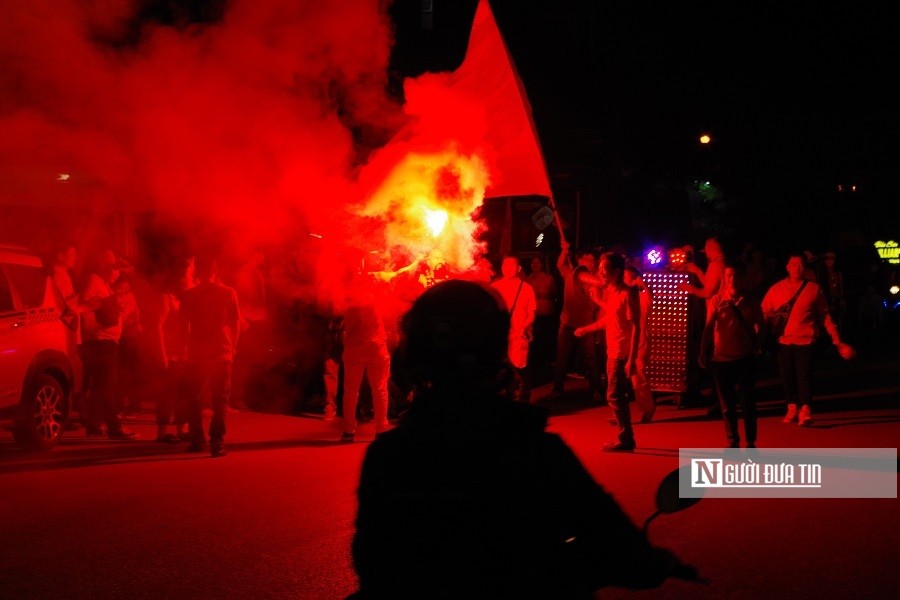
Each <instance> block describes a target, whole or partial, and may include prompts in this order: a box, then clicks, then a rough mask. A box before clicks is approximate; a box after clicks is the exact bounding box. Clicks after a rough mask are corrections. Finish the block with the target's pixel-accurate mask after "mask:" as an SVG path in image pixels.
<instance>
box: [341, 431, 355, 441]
mask: <svg viewBox="0 0 900 600" xmlns="http://www.w3.org/2000/svg"><path fill="white" fill-rule="evenodd" d="M354 437H355V434H353V433H342V434H341V443H342V444H350V443H352V442H353V438H354Z"/></svg>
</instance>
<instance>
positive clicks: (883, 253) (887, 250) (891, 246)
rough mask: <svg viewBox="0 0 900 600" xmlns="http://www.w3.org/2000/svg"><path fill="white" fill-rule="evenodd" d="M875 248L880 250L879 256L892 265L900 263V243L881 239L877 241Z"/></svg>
mask: <svg viewBox="0 0 900 600" xmlns="http://www.w3.org/2000/svg"><path fill="white" fill-rule="evenodd" d="M875 249H876V250H878V256H880V257H881V260H886V261H887V262H889V263H891V264H892V265H897V264H900V244H897V242H895V241H894V240H890V241H888V242H882V241H881V240H879V241H877V242H875Z"/></svg>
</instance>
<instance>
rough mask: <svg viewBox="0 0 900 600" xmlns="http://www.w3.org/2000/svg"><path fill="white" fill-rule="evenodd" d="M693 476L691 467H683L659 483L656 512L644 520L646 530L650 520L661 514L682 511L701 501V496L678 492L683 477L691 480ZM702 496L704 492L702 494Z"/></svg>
mask: <svg viewBox="0 0 900 600" xmlns="http://www.w3.org/2000/svg"><path fill="white" fill-rule="evenodd" d="M690 476H691V469H690V467H681V468H679V469H675V470H674V471H671V472H669V474H667V475H666V476H665V477H663V480H662V481H661V482H660V483H659V487H658V488H657V489H656V512H655V513H653V514H652V515H650V516H649V517H648V518H647V520H646V521H644V531H646V530H647V527H648V526H649V525H650V521H652V520H653V519H655V518H656V517H658V516H659V515H661V514H671V513H676V512H680V511H682V510H685V509H687V508H690V507H692V506H693V505H695V504H697V503H698V502H700V498H699V497H697V498H682V497H681V496H680V495H679V493H678V488H679V483H680V482H681V480H682V478H684V480H685V481H687V482H689V481H690V480H689V478H690ZM701 496H702V494H701Z"/></svg>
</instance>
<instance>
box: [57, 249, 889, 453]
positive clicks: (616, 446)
mask: <svg viewBox="0 0 900 600" xmlns="http://www.w3.org/2000/svg"><path fill="white" fill-rule="evenodd" d="M686 250H687V252H688V253H689V254H690V253H692V254H693V255H694V260H689V261H687V262H686V263H685V264H684V265H681V266H678V267H670V268H678V269H680V270H683V271H685V272H688V273H690V274H691V275H692V280H691V283H687V284H684V285H683V286H682V289H683V290H684V291H685V292H687V293H688V294H689V295H690V296H693V297H696V298H698V299H702V302H703V304H704V306H705V310H703V311H702V313H703V318H702V320H701V321H700V322H699V324H698V325H699V327H698V330H697V337H698V341H697V344H696V345H695V347H696V349H697V350H696V351H695V353H694V354H693V355H691V356H689V361H690V363H691V365H690V366H691V367H692V368H693V369H694V370H695V372H699V373H701V374H702V375H701V376H706V377H708V378H709V384H710V388H711V389H712V394H711V395H710V396H709V401H710V402H711V406H710V414H711V415H714V416H715V417H716V418H719V417H721V418H722V419H723V422H724V423H725V432H726V441H727V443H728V445H730V446H737V445H739V444H740V442H741V437H742V436H741V435H740V433H739V432H738V427H737V416H738V415H742V416H743V419H744V421H745V432H744V435H743V438H744V441H745V442H746V444H747V445H748V446H753V445H755V444H756V442H757V440H756V426H755V410H754V399H753V397H754V394H753V388H754V385H755V384H754V382H755V370H754V369H755V365H756V364H757V362H758V357H759V355H760V354H761V353H763V352H764V351H765V349H764V347H763V346H764V343H765V341H766V339H767V334H770V332H769V331H768V327H767V322H768V321H769V320H770V319H771V318H772V317H773V315H775V313H777V312H778V311H779V310H782V311H783V309H784V306H785V305H786V304H788V303H789V301H790V300H791V298H792V297H793V296H794V294H795V292H797V293H798V295H797V298H796V299H795V300H794V302H795V304H794V305H793V308H792V310H791V311H790V312H789V315H788V317H789V318H786V319H785V320H786V325H785V328H784V330H783V331H782V332H779V333H778V334H777V335H776V336H775V339H774V340H772V343H771V344H770V345H769V347H768V348H769V351H770V352H771V354H772V356H773V357H774V358H775V360H776V362H777V365H778V368H779V373H780V376H781V378H782V380H783V382H784V388H785V389H784V391H785V397H786V399H787V401H786V409H785V421H786V422H797V423H799V424H800V425H808V424H810V423H812V419H813V416H812V407H811V400H812V391H811V389H812V385H811V382H810V378H811V363H812V360H813V356H814V353H813V349H814V348H815V344H816V343H817V342H818V341H819V340H820V339H821V337H822V334H823V333H824V334H827V337H828V338H830V340H831V341H832V343H833V344H834V345H835V346H836V348H837V349H838V352H839V353H840V354H841V355H842V356H845V357H851V356H852V355H854V353H855V350H854V349H853V348H851V347H850V346H848V345H847V344H845V343H844V339H843V338H842V337H841V336H842V330H843V329H844V327H845V326H846V325H847V323H848V321H849V317H848V315H847V301H846V296H845V293H846V290H845V286H844V277H843V274H842V271H841V270H840V269H839V266H838V262H837V256H836V254H835V253H834V252H831V251H828V252H825V253H822V254H821V256H819V257H816V258H817V260H816V262H815V264H812V263H810V254H811V253H809V252H797V253H795V254H793V255H792V256H790V257H789V260H788V261H787V263H786V265H785V267H784V268H785V271H786V273H787V277H784V278H781V277H779V274H778V271H779V269H778V267H777V264H773V263H774V261H773V260H771V259H767V258H766V257H765V256H764V255H763V253H762V252H761V251H760V250H759V249H758V248H755V247H754V246H753V245H752V244H747V245H746V246H745V247H744V249H743V251H742V252H741V253H739V254H736V253H735V254H728V253H727V252H726V251H725V249H724V248H723V245H722V243H721V242H720V241H719V240H718V239H717V238H716V237H709V238H707V239H706V240H705V243H704V245H703V249H702V251H693V249H691V248H688V249H686ZM80 258H81V257H80V256H79V249H78V248H77V247H76V246H75V245H74V244H66V243H64V244H62V245H61V246H60V247H58V248H57V249H56V251H55V253H54V256H53V257H52V261H51V269H50V274H51V276H52V279H53V281H54V282H55V284H56V288H57V290H58V292H59V296H60V298H61V301H63V302H64V303H65V306H66V315H64V318H68V319H72V320H74V322H76V323H77V324H78V326H77V327H73V328H72V329H73V332H72V335H71V340H70V342H71V343H70V349H71V354H72V356H73V360H75V361H76V362H77V363H78V366H79V368H80V369H81V370H82V372H83V375H84V377H83V386H82V390H81V392H80V393H79V394H78V395H77V397H76V402H75V406H74V408H75V410H74V414H77V419H72V421H71V426H72V427H78V426H79V425H78V424H79V423H80V426H81V427H83V428H84V432H85V435H89V436H97V435H105V436H108V437H109V438H111V439H122V440H127V439H133V438H134V437H135V434H134V432H133V431H131V430H130V429H128V428H127V427H125V426H124V425H123V417H124V418H126V419H127V417H128V416H130V415H131V414H133V413H135V412H137V411H139V410H141V408H142V403H145V402H148V401H149V402H152V403H153V404H154V405H155V413H156V421H157V437H156V439H157V440H158V441H159V442H162V443H180V442H186V443H187V444H188V448H189V449H190V450H191V451H195V452H201V451H204V450H205V449H206V447H207V444H209V449H210V453H211V454H212V455H214V456H224V455H225V453H226V452H225V448H224V436H225V429H226V427H225V422H226V416H227V412H228V409H229V407H231V408H232V409H234V408H238V409H240V408H246V407H247V406H249V405H254V406H255V405H258V404H259V402H260V401H259V399H256V398H254V395H255V394H256V395H258V391H255V390H254V389H253V387H252V383H251V382H250V379H252V377H253V376H254V373H253V365H254V361H255V359H256V357H257V355H259V354H265V351H266V348H267V343H268V341H269V339H270V335H271V332H272V330H273V329H274V328H275V326H274V325H273V319H272V315H273V314H274V313H277V312H278V308H277V307H274V306H273V296H276V294H272V293H271V292H272V288H273V282H272V277H271V276H272V273H271V271H270V270H268V269H267V265H266V261H265V255H264V253H262V252H260V251H254V252H251V253H249V254H248V257H247V259H246V260H245V261H244V262H242V263H240V264H237V265H235V266H234V267H233V268H232V269H230V270H229V271H228V272H222V271H221V269H219V264H218V261H217V257H214V256H204V255H202V256H196V257H195V256H193V255H184V256H180V257H178V259H176V260H169V261H168V262H167V263H166V264H164V265H161V266H160V265H155V268H153V269H150V270H144V271H142V270H140V269H138V268H136V266H135V264H134V263H133V262H130V261H126V260H123V259H121V258H119V257H117V256H116V255H115V253H114V252H112V251H111V250H108V249H103V250H102V251H100V252H97V253H94V254H92V255H90V256H88V257H87V260H86V261H84V266H83V268H82V269H80V272H78V273H76V265H79V264H80V262H81V261H79V259H80ZM526 258H527V259H528V260H527V262H524V261H523V260H521V259H520V258H519V257H516V256H505V257H501V258H500V260H499V261H498V262H497V265H496V266H497V272H496V277H495V278H494V279H493V281H492V282H490V287H491V288H492V290H493V291H494V292H496V293H497V294H498V295H499V297H500V298H501V299H502V301H503V303H504V305H505V306H506V307H507V310H508V312H509V314H510V316H511V321H510V322H511V326H510V329H509V338H508V344H507V345H508V353H507V360H508V362H509V364H510V365H511V371H510V373H511V377H510V380H509V385H508V389H507V390H506V392H505V394H506V395H508V396H509V397H510V398H512V399H513V400H515V401H518V402H523V403H533V402H534V401H535V398H534V397H533V394H532V389H533V387H534V386H535V385H536V384H539V385H543V384H544V383H549V384H551V392H550V394H549V395H548V396H547V397H546V398H541V400H542V401H543V400H546V401H548V402H553V401H556V400H560V399H563V398H565V397H567V396H568V395H570V394H571V392H568V391H567V389H566V385H565V382H566V380H567V379H569V378H571V377H578V378H583V379H586V380H587V384H588V391H589V397H590V401H591V402H593V403H594V404H597V405H604V404H605V405H608V406H609V408H610V410H611V414H610V418H609V422H610V424H611V425H614V426H616V427H617V429H618V435H617V438H616V439H615V440H614V441H612V442H611V443H609V444H607V445H606V446H605V448H604V449H606V450H609V451H615V452H622V451H624V452H631V451H633V450H634V449H635V448H636V441H635V439H634V430H633V428H632V426H631V424H632V422H633V420H639V421H640V422H642V423H648V422H651V421H652V419H653V418H654V413H655V411H656V401H655V399H654V394H653V390H652V386H651V381H650V379H649V378H648V375H647V366H648V363H649V362H650V348H651V345H652V343H653V340H652V337H651V335H650V331H649V329H648V319H649V317H650V315H651V314H652V311H653V291H652V289H651V288H650V287H648V286H647V285H645V283H644V281H643V279H642V274H643V272H644V271H645V270H646V269H648V268H650V267H649V266H648V265H646V264H644V261H643V259H642V258H641V257H640V256H629V255H628V253H627V252H625V251H624V249H623V248H612V249H591V248H579V249H576V250H574V251H573V250H572V249H571V248H570V247H569V246H568V244H567V243H566V242H565V240H563V242H562V248H561V252H560V253H559V255H558V256H556V257H554V256H547V255H541V254H537V253H535V254H532V255H530V256H528V257H526ZM554 258H555V260H554ZM554 264H555V266H556V272H554V271H553V270H552V269H551V268H550V267H551V266H552V265H554ZM353 277H354V279H353V281H348V282H346V286H345V287H346V288H347V290H352V293H348V294H346V298H344V299H343V300H342V301H340V303H339V304H341V306H340V307H335V306H332V307H331V308H332V309H333V310H331V311H330V312H329V314H317V315H315V316H316V318H318V319H319V321H320V324H322V327H321V328H319V329H321V331H320V333H321V337H322V339H321V340H319V341H321V344H317V345H314V346H315V348H316V350H315V352H318V351H319V350H321V356H318V357H316V359H315V360H314V361H313V363H312V364H314V365H315V366H314V370H315V371H316V372H315V373H313V374H312V375H311V378H312V379H315V380H317V381H320V382H321V395H320V397H321V399H322V403H321V406H318V407H316V408H321V410H322V412H323V418H324V419H325V420H328V421H330V420H334V419H336V418H337V417H338V416H340V418H341V421H342V425H343V431H342V437H341V439H342V440H343V441H353V440H354V436H355V433H356V428H357V423H358V422H359V421H367V420H372V419H374V421H375V426H376V431H377V432H378V433H382V432H384V431H387V430H388V429H390V428H391V426H392V424H391V423H392V422H395V421H396V418H397V417H398V415H399V413H400V412H401V411H400V410H399V409H400V408H401V407H400V406H399V405H401V404H402V408H405V407H407V406H408V405H409V401H410V400H411V399H412V397H413V395H414V390H413V389H412V388H411V386H410V385H409V384H408V382H406V381H404V380H403V376H402V375H401V374H398V373H396V372H395V369H393V368H392V365H391V358H392V355H393V353H394V352H395V351H396V348H397V339H396V336H395V335H394V334H393V333H396V332H393V333H390V332H389V330H390V328H391V326H392V325H394V326H396V325H397V324H395V323H391V322H390V321H389V319H388V318H387V316H386V315H385V314H384V311H383V310H382V308H381V306H382V304H383V298H382V296H384V295H385V294H386V293H388V294H389V293H390V292H386V291H385V290H384V289H383V286H381V285H380V284H379V281H378V280H377V278H375V277H372V276H371V274H366V273H364V272H362V271H360V272H358V273H354V274H353ZM801 285H802V286H803V287H802V288H801V287H800V286H801ZM426 287H428V286H426ZM798 290H799V292H798ZM869 291H870V292H871V291H872V288H871V287H870V290H869ZM880 308H881V302H875V301H872V302H867V301H866V297H865V296H864V297H863V298H861V299H860V300H859V319H858V321H859V323H860V324H861V326H862V327H863V328H865V327H877V326H878V324H879V322H880V321H879V315H880V312H879V309H880ZM316 331H319V330H318V329H317V330H316ZM770 339H771V335H770ZM601 362H605V365H606V366H605V368H601V367H600V364H601ZM300 379H301V381H305V382H307V383H308V381H309V378H307V379H303V378H302V377H301V378H300ZM306 387H307V388H308V387H309V385H307V386H306ZM313 387H316V386H313ZM294 393H296V394H297V395H298V396H299V397H298V398H296V399H295V404H294V406H289V407H288V408H289V409H292V408H294V407H295V406H304V407H308V402H307V398H306V397H305V396H306V395H307V394H309V390H308V389H302V388H301V389H295V390H294ZM204 407H205V408H206V409H207V411H208V413H210V421H209V426H208V429H204V426H203V417H202V415H203V408H204ZM632 407H633V408H634V409H635V410H636V413H637V414H636V416H635V417H634V418H632V414H631V413H632Z"/></svg>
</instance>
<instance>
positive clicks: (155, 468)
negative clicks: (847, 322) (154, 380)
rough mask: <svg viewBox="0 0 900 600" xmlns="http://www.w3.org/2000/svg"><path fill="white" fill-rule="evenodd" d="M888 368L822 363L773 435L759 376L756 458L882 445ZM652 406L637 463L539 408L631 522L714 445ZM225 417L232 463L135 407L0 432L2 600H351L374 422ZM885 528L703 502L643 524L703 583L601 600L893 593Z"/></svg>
mask: <svg viewBox="0 0 900 600" xmlns="http://www.w3.org/2000/svg"><path fill="white" fill-rule="evenodd" d="M898 365H900V360H898V359H897V357H896V356H889V357H886V358H883V357H880V356H869V357H867V358H866V359H864V360H860V361H858V362H857V363H854V364H849V363H841V362H839V361H824V362H822V363H821V364H820V366H819V370H818V372H817V378H818V381H819V382H820V384H821V385H820V386H819V390H818V395H817V400H818V402H817V411H816V416H817V420H816V424H815V426H814V427H811V428H807V429H800V428H798V427H796V426H787V425H784V424H782V423H781V418H780V417H781V407H780V406H779V405H778V400H779V398H778V397H777V396H778V391H777V385H775V383H776V382H774V381H773V380H770V379H766V378H765V377H764V378H763V382H762V386H761V388H762V389H761V392H762V393H763V396H764V397H765V401H764V403H763V416H762V419H761V423H760V443H761V445H764V446H768V447H838V448H840V447H896V446H897V440H898V439H900V436H898V432H900V404H898V398H900V391H898V387H900V382H898V376H897V373H898V372H900V369H898V368H897V366H898ZM570 384H571V385H572V387H573V389H575V388H577V387H578V385H579V383H578V382H575V381H572V382H570ZM541 392H542V390H538V397H540V394H541ZM661 400H662V402H663V403H662V404H661V405H660V408H659V410H658V412H657V418H656V420H655V421H654V422H653V423H650V424H648V425H638V426H637V427H636V435H637V442H638V445H639V449H638V452H637V453H635V454H634V455H608V454H603V453H601V452H599V451H598V448H599V445H600V444H601V443H602V442H604V441H607V440H608V439H610V438H611V437H612V435H613V431H612V429H611V428H610V427H609V425H608V424H607V423H606V420H607V418H608V416H609V415H608V412H607V409H605V408H601V407H596V406H591V405H589V404H587V403H586V402H585V401H584V400H583V399H579V398H578V395H577V393H576V397H575V399H573V400H571V401H567V402H561V403H557V404H554V405H550V409H551V411H552V414H553V416H552V419H551V427H552V429H554V430H555V431H558V432H559V433H560V434H561V435H562V436H563V437H564V438H565V439H566V441H567V442H568V443H569V444H570V445H571V446H572V447H573V449H574V450H575V451H576V453H577V454H578V455H579V456H580V457H581V458H582V460H584V462H585V464H586V465H587V466H588V468H589V469H590V470H591V472H592V473H593V474H594V476H595V477H596V478H597V479H598V481H600V482H601V483H602V484H603V485H604V486H605V487H606V488H607V489H608V490H610V491H611V492H612V493H613V494H614V495H615V496H616V498H617V499H618V500H619V502H620V503H621V504H622V505H623V507H624V508H625V509H626V511H627V512H628V513H629V514H630V515H631V516H632V517H633V518H634V519H635V521H636V522H642V521H643V520H644V519H645V518H646V517H647V516H648V515H650V514H651V513H652V511H653V508H654V507H653V494H654V490H655V487H656V485H657V484H658V482H659V481H660V480H661V479H662V477H663V476H664V475H665V473H667V472H668V471H670V470H671V469H673V468H675V467H676V466H677V455H678V449H679V448H681V447H718V446H720V445H721V444H722V443H723V431H722V426H721V423H720V422H718V421H713V420H709V419H706V418H704V416H703V413H702V411H701V410H679V409H677V408H676V407H675V406H674V405H672V404H667V403H665V402H666V399H665V398H662V399H661ZM229 419H230V420H229V436H228V437H229V445H230V450H231V453H230V454H229V455H228V456H227V457H226V458H223V459H218V460H212V459H209V458H208V457H206V456H205V455H193V454H188V453H186V452H184V448H183V447H182V446H166V445H161V444H157V443H156V442H154V441H152V436H153V431H154V428H153V422H152V414H151V413H150V412H149V411H148V412H146V413H145V414H141V415H139V416H138V418H137V419H134V420H133V422H132V425H133V426H134V427H135V428H136V429H137V430H138V431H139V432H140V433H141V435H142V440H138V441H134V442H111V441H106V440H99V441H98V440H95V439H90V440H88V439H85V438H83V437H81V435H80V434H77V433H76V434H73V435H71V436H70V437H67V438H66V439H65V440H64V441H63V443H62V445H61V446H60V447H59V448H57V449H55V450H54V451H52V452H50V453H46V454H24V453H21V452H19V451H18V450H17V449H16V448H15V447H14V446H13V444H12V440H11V436H9V435H8V434H3V435H2V436H0V598H3V599H6V598H10V599H20V598H21V599H32V598H34V599H37V598H56V599H67V598H92V599H106V598H110V599H112V598H117V599H118V598H123V597H128V598H132V599H141V598H148V599H149V598H176V597H178V598H181V597H185V598H194V599H198V600H201V599H207V598H208V599H217V600H218V599H223V598H241V599H244V598H246V599H256V598H259V599H276V600H280V599H288V598H291V599H297V598H310V599H326V600H327V599H337V598H342V597H343V596H345V595H346V594H347V593H349V592H350V591H352V590H353V588H354V582H355V580H354V576H353V572H352V569H351V566H350V562H349V556H348V548H349V541H350V537H351V535H352V524H353V517H354V510H355V499H354V490H355V486H356V478H357V475H358V469H359V465H360V461H361V459H362V455H363V452H364V451H365V448H366V442H367V440H369V439H371V436H372V435H373V433H374V432H373V431H371V430H370V428H371V425H363V426H362V428H361V431H360V434H359V436H358V440H359V441H358V442H357V443H355V444H351V445H340V444H338V443H336V442H335V440H336V439H337V438H338V433H339V429H338V428H339V422H334V423H325V422H323V421H321V420H320V419H319V418H318V416H315V415H305V416H303V415H301V416H284V415H271V414H262V413H255V412H237V413H232V414H231V415H230V418H229ZM898 531H900V511H898V503H897V500H896V499H826V500H821V499H818V500H817V499H729V500H715V499H704V500H703V501H701V502H700V503H699V504H698V505H697V506H695V507H693V508H691V509H689V510H688V511H685V512H683V513H678V514H675V515H666V516H663V517H661V518H659V519H657V520H656V521H654V523H653V524H652V526H651V529H650V536H651V538H652V539H653V541H654V542H655V543H657V544H660V545H664V546H667V547H669V548H671V549H673V550H674V551H676V552H677V553H678V554H679V555H680V556H682V558H683V559H684V560H686V561H687V562H690V563H692V564H694V565H696V566H697V567H698V568H699V569H700V571H701V574H702V575H703V576H704V577H705V578H707V579H708V583H706V584H695V583H685V582H680V581H671V582H667V583H666V584H665V585H663V586H662V587H661V588H658V589H656V590H650V591H646V592H640V593H633V592H628V591H624V590H615V589H612V590H605V591H604V592H603V594H602V596H603V597H605V598H621V597H626V596H628V597H631V596H637V597H645V598H710V599H712V598H739V599H743V598H765V597H770V598H792V597H798V598H799V597H819V598H851V597H852V598H889V597H896V596H897V591H898V590H900V578H898V574H897V573H898V571H897V569H896V564H897V563H898V558H900V556H898V554H900V553H898V547H900V544H898V541H900V540H898V539H897V533H898ZM396 568H397V571H398V576H402V570H403V565H397V567H396Z"/></svg>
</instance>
